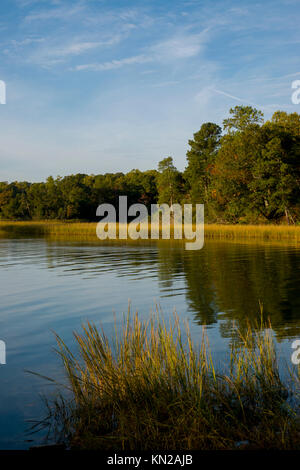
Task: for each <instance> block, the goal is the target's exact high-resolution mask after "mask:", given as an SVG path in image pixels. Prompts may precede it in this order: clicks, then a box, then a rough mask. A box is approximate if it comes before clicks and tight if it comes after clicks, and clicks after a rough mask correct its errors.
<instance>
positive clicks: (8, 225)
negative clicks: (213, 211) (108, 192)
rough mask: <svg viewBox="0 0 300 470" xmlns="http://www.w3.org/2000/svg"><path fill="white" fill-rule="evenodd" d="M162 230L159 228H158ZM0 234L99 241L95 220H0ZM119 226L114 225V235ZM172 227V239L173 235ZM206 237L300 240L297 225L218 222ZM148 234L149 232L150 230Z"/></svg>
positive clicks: (210, 227) (209, 225)
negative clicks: (224, 223) (227, 223)
mask: <svg viewBox="0 0 300 470" xmlns="http://www.w3.org/2000/svg"><path fill="white" fill-rule="evenodd" d="M160 232H161V229H160ZM0 233H2V234H5V235H11V236H12V235H19V236H22V235H24V236H30V235H33V236H48V237H53V238H55V237H57V238H59V237H64V238H65V239H68V238H70V239H71V238H82V239H94V240H98V238H97V236H96V223H95V222H78V221H75V222H64V221H33V222H31V221H30V222H10V221H0ZM118 233H119V225H118V224H117V235H118ZM172 233H173V231H172V229H171V239H172V238H173V236H172ZM204 234H205V238H206V239H212V240H257V241H260V240H262V241H279V242H284V241H289V242H293V243H296V244H298V243H300V226H299V225H243V224H241V225H218V224H205V230H204ZM149 236H150V231H149Z"/></svg>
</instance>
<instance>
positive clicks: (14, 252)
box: [0, 238, 300, 449]
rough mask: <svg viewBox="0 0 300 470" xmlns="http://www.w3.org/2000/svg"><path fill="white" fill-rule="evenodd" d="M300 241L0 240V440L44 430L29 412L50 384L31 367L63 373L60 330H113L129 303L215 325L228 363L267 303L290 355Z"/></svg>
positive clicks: (297, 330) (196, 328)
mask: <svg viewBox="0 0 300 470" xmlns="http://www.w3.org/2000/svg"><path fill="white" fill-rule="evenodd" d="M299 261H300V249H299V248H298V249H297V248H295V247H293V246H285V245H273V244H247V243H245V244H241V243H229V242H207V243H206V244H205V247H204V248H203V249H202V250H200V251H185V250H184V247H183V246H181V245H178V244H175V243H174V244H172V243H169V242H161V243H159V244H148V245H147V244H136V245H134V244H133V243H130V244H128V245H126V244H104V245H103V244H102V245H101V244H99V243H95V244H93V243H81V242H65V241H50V240H46V239H13V238H2V239H0V286H1V305H0V339H2V340H4V341H5V343H6V348H7V364H6V365H0V381H1V388H0V449H15V448H19V449H21V448H26V447H28V446H29V445H32V442H30V440H31V439H33V443H37V442H39V440H40V437H39V436H37V437H34V436H31V435H27V434H26V429H28V427H29V424H28V421H30V420H33V419H37V418H40V417H41V416H42V415H43V412H44V411H45V409H44V408H43V403H42V401H41V399H40V396H39V394H40V393H45V394H46V395H51V393H53V390H52V388H51V387H50V386H49V385H48V384H47V383H46V382H45V381H43V380H41V379H40V378H37V377H36V376H34V375H32V374H29V373H28V372H26V370H30V371H34V372H38V373H41V374H44V375H47V376H50V377H53V378H57V379H59V378H61V375H62V370H61V368H60V363H59V360H58V358H57V356H56V354H55V353H54V351H53V348H54V347H55V338H54V335H53V330H54V331H55V332H57V333H58V334H59V335H60V336H62V337H63V338H64V340H65V341H66V343H67V344H68V345H72V332H73V330H76V329H77V330H78V329H79V328H80V326H81V324H82V322H84V321H85V320H87V319H89V320H92V321H93V322H95V323H98V324H99V323H100V322H101V323H102V325H103V326H104V328H105V330H106V331H107V332H108V333H109V332H111V331H112V328H113V322H114V316H113V315H114V312H115V315H116V319H117V321H119V320H120V319H121V317H122V313H123V312H126V311H127V308H128V302H129V301H131V304H132V309H133V310H138V311H139V313H140V314H141V316H142V317H143V318H146V317H147V316H148V315H149V313H150V311H151V310H153V309H154V308H155V304H160V306H161V308H162V310H163V312H164V315H166V316H169V315H171V314H172V311H173V310H174V309H176V311H177V313H178V314H179V315H180V318H182V319H188V320H189V322H190V325H191V330H192V335H193V338H194V339H195V340H196V341H197V339H199V338H200V335H201V325H202V324H203V323H205V324H206V325H208V335H209V340H210V344H211V348H212V351H213V354H214V357H215V358H216V360H219V361H220V362H222V359H224V357H225V354H226V352H227V351H228V346H229V343H230V341H231V339H232V338H231V336H232V322H233V321H234V322H235V323H236V324H237V325H239V326H240V327H243V325H245V322H246V316H248V317H251V318H255V317H257V318H259V316H260V313H259V312H260V309H259V302H261V303H262V304H263V308H264V312H265V315H266V316H267V315H268V316H269V317H270V319H271V322H272V326H273V330H274V336H275V338H276V342H277V344H278V349H279V354H280V356H281V357H282V358H284V359H285V360H287V361H288V363H289V364H290V356H291V352H292V350H291V343H292V340H293V339H295V338H300V308H299V307H300V300H299V285H300V283H299V278H300V263H299Z"/></svg>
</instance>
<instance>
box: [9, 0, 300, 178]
mask: <svg viewBox="0 0 300 470" xmlns="http://www.w3.org/2000/svg"><path fill="white" fill-rule="evenodd" d="M299 23H300V2H299V0H281V1H278V0H264V1H261V2H256V1H255V0H254V1H253V0H251V1H250V0H248V1H243V0H239V1H236V0H197V1H196V0H186V1H184V0H183V1H180V0H134V1H133V0H72V1H67V0H1V4H0V43H1V47H0V55H1V57H0V80H3V81H4V82H5V84H6V104H0V129H1V131H0V136H1V137H0V181H15V180H18V181H24V180H27V181H43V180H45V179H46V178H47V177H48V176H49V175H52V176H54V177H56V176H58V175H60V176H64V175H68V174H74V173H86V174H99V173H106V172H117V171H123V172H127V171H130V170H131V169H134V168H139V169H140V170H147V169H152V168H157V164H158V162H159V161H160V160H162V159H163V158H165V157H167V156H172V157H173V159H174V163H175V165H176V166H177V168H178V169H180V170H183V169H184V167H185V165H186V152H187V150H188V140H189V139H191V138H192V137H193V134H194V133H195V132H197V131H198V130H199V129H200V127H201V125H202V124H203V123H204V122H216V123H217V124H219V125H221V124H222V121H223V119H225V118H226V117H227V115H228V112H229V109H230V108H231V107H234V106H236V105H242V104H244V105H251V106H255V107H257V108H258V109H261V110H262V111H263V112H264V115H265V119H269V118H270V117H271V116H272V114H273V112H274V111H276V110H278V109H281V110H284V111H287V112H295V111H296V112H300V104H299V105H295V104H293V103H292V100H291V95H292V89H291V86H292V82H293V81H294V80H296V79H297V78H298V79H300V64H299V49H300V36H299Z"/></svg>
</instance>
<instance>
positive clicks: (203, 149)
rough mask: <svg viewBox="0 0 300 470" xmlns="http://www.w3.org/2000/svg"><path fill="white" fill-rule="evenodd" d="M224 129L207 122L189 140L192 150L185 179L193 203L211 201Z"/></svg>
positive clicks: (188, 154) (189, 152)
mask: <svg viewBox="0 0 300 470" xmlns="http://www.w3.org/2000/svg"><path fill="white" fill-rule="evenodd" d="M221 132H222V129H221V127H220V126H218V125H217V124H214V123H211V122H207V123H205V124H202V126H201V128H200V130H199V131H198V132H196V133H195V134H194V139H193V140H189V145H190V147H191V149H190V150H189V151H188V152H187V161H188V165H187V167H186V169H185V172H184V178H185V180H186V182H187V184H188V190H189V193H190V199H191V200H192V202H193V203H197V202H198V203H200V202H202V203H206V204H208V203H209V201H210V200H211V194H210V189H211V182H212V178H213V168H214V164H215V159H216V156H217V152H218V148H219V144H220V138H221Z"/></svg>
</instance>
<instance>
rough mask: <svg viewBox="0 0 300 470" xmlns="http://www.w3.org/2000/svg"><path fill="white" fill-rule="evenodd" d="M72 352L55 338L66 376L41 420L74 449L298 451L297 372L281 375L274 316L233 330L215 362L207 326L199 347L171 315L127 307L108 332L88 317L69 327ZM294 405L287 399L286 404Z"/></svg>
mask: <svg viewBox="0 0 300 470" xmlns="http://www.w3.org/2000/svg"><path fill="white" fill-rule="evenodd" d="M74 338H75V342H76V345H77V348H78V354H74V353H72V352H71V351H70V349H69V348H68V347H67V345H66V344H65V343H64V342H63V340H62V339H61V338H60V337H59V336H56V339H57V344H58V349H57V352H58V354H59V356H60V358H61V361H62V364H63V367H64V371H65V374H66V380H67V386H66V387H67V390H68V393H67V397H68V398H64V397H63V394H61V395H59V396H58V397H57V398H55V399H54V400H52V401H51V402H48V404H47V408H48V416H47V417H46V418H45V420H43V421H41V422H40V423H39V424H40V425H42V426H43V425H44V426H46V428H47V429H48V431H49V435H50V436H51V437H52V439H53V438H54V439H55V440H56V442H64V443H65V444H66V445H67V446H68V447H70V448H72V449H101V450H154V449H155V450H188V449H190V450H191V449H194V450H195V449H235V448H237V446H238V445H239V443H240V442H243V441H246V443H245V446H246V447H247V448H253V449H299V448H300V424H299V416H300V414H299V407H298V405H299V397H298V395H297V390H298V385H299V382H298V379H297V378H295V377H293V380H294V381H295V382H294V385H293V386H289V385H287V384H286V382H284V383H283V381H282V380H281V377H280V374H279V370H278V362H277V359H276V353H275V347H274V343H273V339H272V333H271V326H270V324H265V323H263V322H261V324H259V325H258V324H257V325H256V327H255V328H254V329H253V327H250V324H249V326H248V329H247V330H246V333H244V334H243V333H241V332H239V331H238V330H237V331H236V338H237V341H235V342H234V345H233V346H232V349H231V354H230V358H229V363H228V364H227V365H226V367H225V369H226V371H225V369H224V370H222V371H220V370H219V371H218V370H216V368H215V366H214V362H213V360H212V356H211V353H210V348H209V345H208V340H207V335H206V332H205V328H203V332H202V340H201V344H200V345H199V347H198V348H196V347H195V345H194V344H193V342H192V339H191V334H190V332H189V328H188V325H187V324H185V325H184V326H183V325H181V324H180V322H179V319H178V317H177V316H176V315H174V317H173V318H172V319H171V320H170V322H169V323H165V322H164V320H163V319H162V317H161V316H160V315H158V314H157V315H154V316H152V317H151V318H150V319H149V320H148V321H142V320H140V319H139V317H138V315H137V314H136V315H133V316H131V315H130V314H128V316H127V317H124V320H123V324H122V327H121V331H120V328H117V326H115V333H114V337H113V338H108V337H107V335H106V334H105V333H104V331H103V330H102V329H97V328H96V327H95V326H94V325H92V324H91V323H87V324H86V325H85V326H83V330H82V332H81V333H74ZM292 404H293V405H292Z"/></svg>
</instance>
